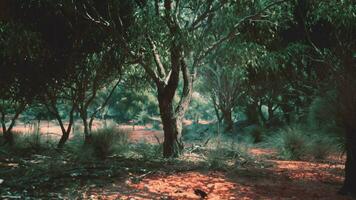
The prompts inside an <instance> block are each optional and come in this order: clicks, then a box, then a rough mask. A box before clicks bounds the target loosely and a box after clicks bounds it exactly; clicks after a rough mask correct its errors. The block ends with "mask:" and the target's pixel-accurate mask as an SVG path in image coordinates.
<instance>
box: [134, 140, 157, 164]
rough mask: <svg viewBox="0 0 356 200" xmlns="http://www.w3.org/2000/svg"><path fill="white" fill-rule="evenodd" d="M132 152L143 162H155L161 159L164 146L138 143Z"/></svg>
mask: <svg viewBox="0 0 356 200" xmlns="http://www.w3.org/2000/svg"><path fill="white" fill-rule="evenodd" d="M131 151H133V152H134V153H135V154H137V155H138V156H139V157H140V158H141V159H143V160H154V159H157V158H161V155H162V145H161V144H148V143H142V142H141V143H138V144H133V145H132V146H131Z"/></svg>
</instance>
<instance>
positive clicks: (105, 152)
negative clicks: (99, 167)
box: [90, 127, 129, 158]
mask: <svg viewBox="0 0 356 200" xmlns="http://www.w3.org/2000/svg"><path fill="white" fill-rule="evenodd" d="M92 138H93V140H92V143H91V144H90V145H91V146H92V148H93V150H94V154H95V156H96V157H98V158H106V157H108V156H110V155H113V154H121V153H124V152H125V151H127V150H128V144H129V137H128V132H127V131H124V130H122V129H117V128H113V127H109V128H104V129H98V130H96V131H95V132H93V133H92Z"/></svg>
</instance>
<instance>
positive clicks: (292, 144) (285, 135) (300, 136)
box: [267, 126, 309, 160]
mask: <svg viewBox="0 0 356 200" xmlns="http://www.w3.org/2000/svg"><path fill="white" fill-rule="evenodd" d="M267 142H268V143H269V145H270V146H272V147H275V148H276V149H277V151H278V153H279V155H280V156H281V157H282V158H283V159H287V160H288V159H291V160H301V159H303V158H304V157H305V156H306V154H307V150H308V149H307V148H308V142H309V140H308V137H307V136H306V133H305V132H304V130H303V129H302V128H301V127H299V126H290V127H286V128H284V129H282V130H280V131H278V132H277V133H275V134H274V135H272V136H270V137H269V138H268V139H267Z"/></svg>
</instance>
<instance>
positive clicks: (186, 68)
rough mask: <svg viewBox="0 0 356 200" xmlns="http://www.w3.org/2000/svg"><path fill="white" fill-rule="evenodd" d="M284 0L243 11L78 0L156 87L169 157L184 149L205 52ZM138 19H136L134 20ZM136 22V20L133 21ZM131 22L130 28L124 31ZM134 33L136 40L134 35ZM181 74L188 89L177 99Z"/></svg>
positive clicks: (214, 5) (222, 4)
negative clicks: (184, 132)
mask: <svg viewBox="0 0 356 200" xmlns="http://www.w3.org/2000/svg"><path fill="white" fill-rule="evenodd" d="M283 2H284V1H275V2H265V1H258V2H256V4H255V6H256V7H257V8H259V9H258V10H248V9H247V10H245V11H240V12H238V13H236V12H235V10H234V9H236V8H238V7H239V6H240V5H238V4H237V3H234V2H229V1H214V0H211V1H207V2H205V1H194V2H192V1H172V0H165V1H164V2H161V1H149V2H145V1H143V2H142V1H138V2H136V4H135V3H133V2H129V1H120V3H118V2H115V1H107V2H104V3H102V4H100V3H99V2H97V1H88V2H79V3H78V4H77V8H78V11H79V13H81V15H82V16H83V17H85V18H87V19H88V20H90V21H92V22H93V23H95V24H98V26H99V27H100V28H102V29H105V30H107V31H108V32H110V33H111V34H112V35H113V38H116V42H117V43H119V44H121V45H122V47H123V48H124V49H125V52H126V54H127V56H128V57H130V59H131V60H132V61H133V62H136V63H138V64H140V65H141V66H142V67H143V68H144V69H145V71H146V73H147V74H148V75H149V77H150V78H151V80H152V81H153V82H154V84H155V85H156V88H157V99H158V104H159V109H160V115H161V120H162V123H163V130H164V137H165V140H164V143H163V146H164V148H163V149H164V151H163V154H164V156H165V157H171V156H175V155H177V154H179V152H180V151H181V149H182V148H183V145H182V142H181V141H180V135H181V130H182V120H183V117H184V114H185V112H186V111H187V109H188V106H189V102H190V99H191V94H192V85H193V80H194V77H195V75H196V72H195V71H196V68H197V67H198V66H201V65H202V64H203V62H202V61H203V60H204V58H205V57H206V56H207V55H208V54H209V53H211V52H212V51H213V50H214V49H216V48H217V47H219V46H220V45H221V44H223V43H224V42H227V41H229V40H230V39H231V38H233V37H235V36H236V35H237V34H238V33H239V27H240V25H241V24H243V23H245V22H248V21H249V20H252V19H255V18H258V17H260V15H261V14H266V13H269V11H270V9H271V8H273V7H274V6H276V5H278V4H282V3H283ZM133 20H134V22H135V23H132V21H133ZM130 23H131V24H130ZM127 27H130V29H129V30H130V31H127V32H126V31H125V30H126V28H127ZM132 37H134V40H132V39H133V38H132ZM180 74H182V77H183V78H182V83H183V86H182V87H183V90H182V93H181V95H180V96H181V99H180V101H179V102H178V103H177V104H175V102H174V96H175V94H176V91H177V88H178V85H179V81H180Z"/></svg>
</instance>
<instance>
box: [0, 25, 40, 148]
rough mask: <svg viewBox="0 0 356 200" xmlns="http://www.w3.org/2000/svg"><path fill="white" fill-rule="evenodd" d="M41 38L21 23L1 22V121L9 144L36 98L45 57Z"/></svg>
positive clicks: (11, 142)
mask: <svg viewBox="0 0 356 200" xmlns="http://www.w3.org/2000/svg"><path fill="white" fill-rule="evenodd" d="M38 38H39V36H38V35H37V34H36V33H34V32H32V31H30V30H27V29H25V27H24V26H22V25H21V24H17V25H15V24H13V23H10V22H1V21H0V49H2V51H1V52H0V60H1V62H0V71H1V75H0V85H1V88H0V115H1V116H0V122H1V126H2V132H3V135H4V139H5V142H6V143H8V144H10V145H12V144H13V143H14V141H13V134H12V129H13V127H14V125H15V122H16V120H17V119H18V117H19V115H20V114H21V113H22V112H23V111H24V110H25V108H26V106H27V105H28V104H30V103H31V102H32V100H33V99H34V98H35V97H34V95H33V94H34V93H36V92H38V91H39V87H38V86H39V85H40V84H39V82H38V81H32V77H31V76H34V77H37V76H36V73H38V72H39V71H40V66H38V63H39V60H40V58H41V57H42V55H43V51H42V43H41V42H40V41H39V39H38Z"/></svg>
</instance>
